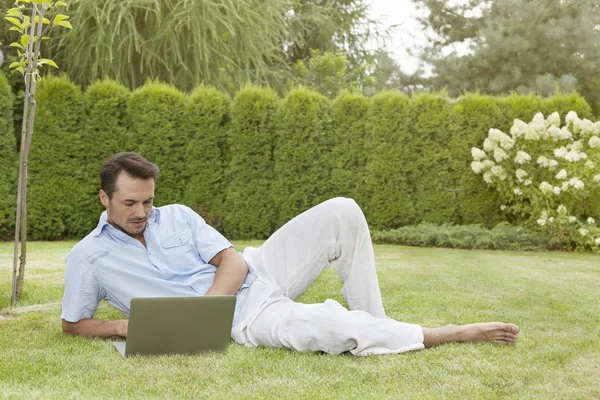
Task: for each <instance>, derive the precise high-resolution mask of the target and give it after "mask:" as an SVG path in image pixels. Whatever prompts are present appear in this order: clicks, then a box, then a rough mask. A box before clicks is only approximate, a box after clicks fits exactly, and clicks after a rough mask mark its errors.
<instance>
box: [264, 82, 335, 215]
mask: <svg viewBox="0 0 600 400" xmlns="http://www.w3.org/2000/svg"><path fill="white" fill-rule="evenodd" d="M278 121H279V125H278V126H279V128H278V133H277V136H276V143H275V150H274V157H275V174H276V178H275V191H276V196H275V197H274V198H273V201H275V202H276V204H277V205H278V206H279V216H278V219H277V222H278V224H277V225H278V226H281V225H283V224H284V223H285V222H287V221H288V220H290V219H291V218H293V217H295V216H296V215H298V214H299V213H301V212H303V211H305V210H307V209H308V208H310V207H312V206H315V205H316V204H318V203H320V202H321V201H324V200H326V199H327V198H328V197H331V183H330V172H331V159H330V157H329V153H330V150H331V145H332V143H333V142H334V141H333V138H332V136H333V135H332V132H331V125H332V124H331V104H330V101H329V99H327V98H326V97H325V96H323V95H321V94H319V93H317V92H314V91H312V90H309V89H303V88H300V89H294V90H292V91H291V92H290V93H289V94H288V95H287V96H286V97H285V99H283V101H282V103H281V107H280V109H279V114H278Z"/></svg>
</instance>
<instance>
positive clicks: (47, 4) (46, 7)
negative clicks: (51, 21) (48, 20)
mask: <svg viewBox="0 0 600 400" xmlns="http://www.w3.org/2000/svg"><path fill="white" fill-rule="evenodd" d="M42 7H44V9H45V10H47V9H49V8H50V7H52V4H50V3H48V2H47V1H44V2H43V3H42Z"/></svg>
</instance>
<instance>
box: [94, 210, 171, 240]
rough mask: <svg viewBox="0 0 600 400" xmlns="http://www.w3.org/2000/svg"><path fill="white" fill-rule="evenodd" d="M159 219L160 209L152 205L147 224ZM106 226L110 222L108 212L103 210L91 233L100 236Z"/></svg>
mask: <svg viewBox="0 0 600 400" xmlns="http://www.w3.org/2000/svg"><path fill="white" fill-rule="evenodd" d="M159 219H160V211H159V210H158V208H156V207H152V211H150V215H149V216H148V225H151V224H154V223H157V222H158V220H159ZM148 225H146V227H148ZM106 226H110V224H109V223H108V214H107V213H106V210H105V211H104V212H103V213H102V214H101V215H100V220H99V221H98V226H96V229H94V230H93V231H92V235H93V236H100V234H101V233H102V231H103V230H104V228H105V227H106Z"/></svg>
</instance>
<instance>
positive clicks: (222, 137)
mask: <svg viewBox="0 0 600 400" xmlns="http://www.w3.org/2000/svg"><path fill="white" fill-rule="evenodd" d="M230 103H231V101H230V99H229V96H227V95H226V94H223V93H221V92H219V91H218V90H217V89H215V88H212V87H207V86H199V87H198V88H196V89H195V90H194V92H193V93H192V94H191V95H190V96H189V98H188V101H187V103H186V105H185V113H184V118H185V119H184V123H185V130H186V131H187V132H188V133H187V137H188V138H189V142H188V143H186V146H185V172H186V174H187V177H188V180H187V183H186V189H185V193H184V195H183V202H184V203H185V204H186V205H188V206H190V207H191V208H193V209H194V210H196V212H198V213H199V214H200V215H202V216H203V217H204V218H205V219H206V221H207V222H208V223H209V224H211V225H213V226H214V227H215V228H218V229H221V228H222V221H221V220H222V218H223V216H224V213H225V210H224V209H223V203H224V201H225V191H226V189H227V181H226V179H225V178H226V177H225V167H226V156H227V149H226V140H227V129H228V125H229V107H230ZM179 179H181V177H180V178H179Z"/></svg>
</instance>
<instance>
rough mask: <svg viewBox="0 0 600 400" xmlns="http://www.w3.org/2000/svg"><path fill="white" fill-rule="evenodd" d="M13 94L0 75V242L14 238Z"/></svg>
mask: <svg viewBox="0 0 600 400" xmlns="http://www.w3.org/2000/svg"><path fill="white" fill-rule="evenodd" d="M13 100H14V99H13V94H12V90H11V88H10V85H9V84H8V82H7V80H6V77H5V76H4V74H2V73H0V171H2V174H1V175H2V176H1V177H0V240H10V239H11V238H14V229H15V204H16V201H17V196H16V193H17V170H18V162H17V152H16V146H17V143H16V140H15V131H14V128H13V111H12V110H13Z"/></svg>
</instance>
